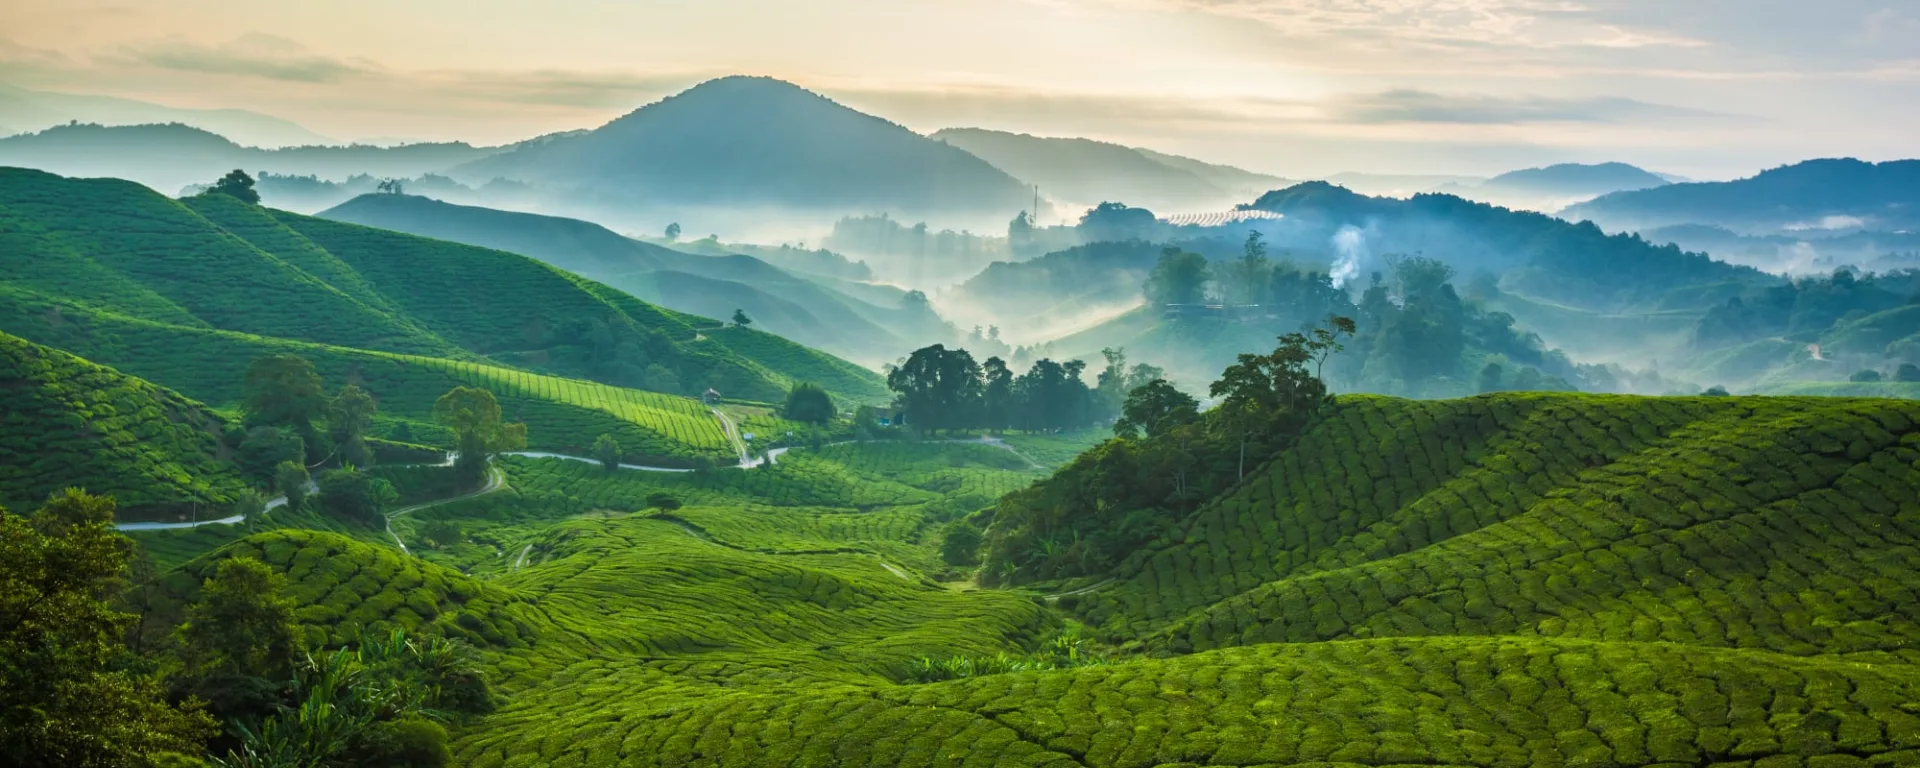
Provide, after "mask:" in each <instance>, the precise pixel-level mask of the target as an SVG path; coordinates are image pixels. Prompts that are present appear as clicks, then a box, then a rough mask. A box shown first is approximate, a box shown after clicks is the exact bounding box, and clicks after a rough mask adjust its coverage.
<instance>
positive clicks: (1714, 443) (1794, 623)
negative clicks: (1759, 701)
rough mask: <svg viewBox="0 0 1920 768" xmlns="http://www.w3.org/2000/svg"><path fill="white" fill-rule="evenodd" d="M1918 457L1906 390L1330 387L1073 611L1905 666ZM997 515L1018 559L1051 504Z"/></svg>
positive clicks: (1113, 628) (1919, 619) (1190, 640)
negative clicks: (1672, 394)
mask: <svg viewBox="0 0 1920 768" xmlns="http://www.w3.org/2000/svg"><path fill="white" fill-rule="evenodd" d="M1916 462H1920V404H1915V403H1912V402H1907V401H1895V400H1820V399H1782V398H1659V399H1648V398H1631V397H1616V396H1592V395H1557V394H1556V395H1518V394H1514V395H1501V396H1490V397H1478V398H1471V399H1466V400H1450V401H1427V402H1422V401H1406V400H1393V399H1385V398H1372V397H1342V398H1341V399H1340V403H1339V404H1338V405H1337V406H1335V407H1334V408H1333V410H1331V411H1330V412H1328V413H1326V414H1325V415H1324V416H1323V417H1321V418H1319V419H1318V420H1317V421H1316V424H1315V425H1314V426H1313V427H1312V428H1311V429H1309V430H1308V431H1307V432H1306V433H1305V434H1304V435H1303V436H1302V437H1301V438H1300V440H1299V442H1298V443H1297V444H1296V445H1294V446H1293V447H1291V448H1289V449H1287V450H1285V451H1282V452H1281V453H1280V454H1279V455H1276V456H1274V457H1273V459H1272V461H1271V462H1270V463H1268V464H1267V465H1266V466H1265V467H1264V468H1263V469H1261V470H1260V471H1259V472H1254V473H1249V475H1248V477H1247V478H1246V480H1245V481H1244V482H1241V483H1239V484H1238V485H1237V487H1235V488H1234V489H1232V490H1231V491H1229V492H1227V493H1225V494H1224V495H1222V496H1220V497H1219V498H1216V499H1213V500H1211V501H1209V502H1207V503H1206V504H1204V505H1203V506H1201V507H1199V508H1198V509H1197V510H1196V511H1195V512H1193V513H1192V514H1191V515H1188V516H1186V517H1184V518H1183V519H1181V520H1180V521H1179V522H1178V523H1177V525H1176V526H1175V527H1174V528H1173V529H1171V530H1169V531H1167V533H1166V534H1165V536H1164V538H1163V539H1162V541H1161V543H1159V544H1157V545H1155V546H1152V547H1150V548H1149V549H1147V550H1143V551H1140V552H1136V553H1134V554H1133V555H1132V557H1130V558H1129V559H1127V560H1126V561H1125V562H1124V563H1123V564H1122V565H1121V566H1119V567H1118V568H1117V569H1116V570H1115V572H1114V574H1113V575H1114V576H1115V577H1116V578H1117V581H1116V582H1115V583H1114V584H1113V585H1112V586H1111V587H1110V588H1107V589H1104V590H1101V591H1099V592H1097V593H1095V594H1092V595H1089V596H1087V597H1086V598H1084V601H1085V604H1084V608H1083V614H1084V615H1085V617H1086V618H1087V619H1088V620H1090V621H1092V622H1095V623H1097V624H1099V625H1101V626H1102V627H1103V628H1104V630H1105V631H1107V632H1109V633H1112V635H1113V636H1114V637H1115V638H1122V637H1143V638H1145V639H1146V643H1147V644H1148V645H1149V646H1153V647H1159V648H1163V649H1166V650H1175V651H1182V650H1188V649H1206V648H1218V647H1225V646H1235V645H1249V644H1257V643H1268V642H1294V643H1312V642H1323V641H1333V640H1352V639H1371V638H1386V637H1394V638H1410V637H1440V636H1456V637H1457V636H1509V637H1530V638H1566V639H1581V640H1588V641H1606V642H1625V641H1633V642H1654V641H1658V642H1666V643H1675V644H1680V645H1683V646H1698V647H1712V648H1736V649H1753V650H1764V651H1767V652H1771V653H1780V654H1790V655H1797V656H1808V655H1841V654H1884V655H1886V656H1887V657H1888V658H1890V659H1900V660H1903V662H1902V663H1907V664H1911V663H1914V662H1915V661H1920V645H1916V644H1915V643H1916V641H1920V608H1917V607H1916V605H1920V604H1916V603H1915V602H1914V601H1913V600H1912V599H1911V598H1910V595H1911V594H1912V590H1914V589H1916V588H1920V577H1916V576H1915V574H1916V573H1920V572H1917V571H1915V570H1913V564H1914V563H1915V562H1920V561H1917V560H1916V558H1920V506H1916V504H1915V502H1914V501H1913V500H1914V499H1915V498H1916V491H1917V490H1920V465H1917V464H1916ZM1080 471H1082V472H1084V471H1085V470H1084V469H1082V470H1080ZM1076 474H1078V473H1077V472H1076V471H1075V469H1074V468H1072V467H1070V468H1069V469H1068V470H1066V474H1065V475H1063V476H1062V477H1061V478H1056V479H1055V480H1053V481H1050V482H1073V480H1072V479H1071V478H1072V476H1074V475H1076ZM1002 514H1003V516H1004V515H1006V514H1007V513H1006V511H1005V510H1004V509H1003V512H1002ZM996 526H997V528H998V530H999V536H1001V541H1002V544H1001V545H1000V546H999V547H998V548H997V550H996V551H998V552H1005V553H1017V552H1020V551H1022V549H1023V546H1024V545H1023V544H1022V543H1021V542H1022V541H1024V540H1028V539H1027V538H1026V537H1036V536H1039V535H1041V534H1042V533H1045V529H1046V527H1047V522H1046V519H1045V518H1044V517H1032V516H1025V515H1014V516H1011V517H1006V518H1005V522H1004V525H1003V524H1002V523H1001V522H998V521H997V522H996Z"/></svg>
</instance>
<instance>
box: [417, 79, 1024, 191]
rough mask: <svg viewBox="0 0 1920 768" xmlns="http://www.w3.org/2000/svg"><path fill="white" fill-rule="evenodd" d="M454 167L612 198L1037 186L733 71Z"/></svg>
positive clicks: (822, 100)
mask: <svg viewBox="0 0 1920 768" xmlns="http://www.w3.org/2000/svg"><path fill="white" fill-rule="evenodd" d="M454 175H455V176H456V177H475V178H492V177H496V176H497V177H504V178H510V179H516V180H521V181H527V182H534V183H540V184H545V185H550V186H553V187H557V188H565V189H573V190H578V191H579V192H581V193H583V194H589V195H592V196H594V197H596V198H598V199H600V200H602V201H604V202H606V203H608V204H613V205H648V204H658V205H672V206H695V205H725V206H730V207H734V208H754V207H782V208H792V209H801V210H808V209H811V210H828V211H846V212H870V211H874V210H888V211H894V212H896V213H900V214H905V215H913V216H920V215H926V214H937V213H942V212H949V211H954V212H965V213H971V214H981V215H984V214H993V215H995V216H996V217H997V216H1001V215H1004V216H1006V217H1011V216H1012V215H1013V213H1014V212H1016V211H1018V210H1020V209H1021V208H1023V207H1025V206H1024V204H1025V203H1026V202H1027V201H1028V198H1029V190H1028V189H1027V188H1026V186H1025V185H1023V184H1021V183H1020V181H1018V180H1016V179H1014V178H1013V177H1012V176H1009V175H1007V174H1006V173H1004V172H1002V171H1001V170H1000V169H998V168H994V167H993V166H991V165H989V164H987V162H986V161H984V160H981V159H980V158H977V157H974V156H973V155H970V154H967V153H966V152H964V151H962V150H960V149H958V148H955V147H951V146H947V145H945V144H942V143H940V142H937V141H933V140H930V139H928V138H926V137H924V136H921V135H919V134H916V133H914V132H912V131H910V130H907V129H906V128H904V127H902V126H900V125H897V124H894V123H891V122H888V121H886V120H884V119H881V118H878V117H874V116H871V115H867V114H863V113H861V112H857V111H854V110H852V109H849V108H847V107H845V106H842V105H840V104H838V103H836V102H834V101H832V100H829V99H827V98H826V97H823V96H820V95H818V94H815V93H812V92H810V91H807V90H804V89H802V88H800V87H798V86H795V85H793V84H790V83H786V82H782V81H779V80H774V79H771V78H764V77H727V78H721V79H718V80H711V81H708V82H705V83H701V84H700V85H697V86H695V87H693V88H692V89H689V90H687V91H685V92H682V93H680V94H678V95H675V96H671V97H668V98H666V99H664V100H661V101H659V102H656V103H653V104H649V105H647V106H645V107H641V108H640V109H637V110H634V111H633V112H630V113H628V114H627V115H625V116H623V117H620V118H618V119H616V120H614V121H612V122H610V123H607V124H606V125H603V126H601V127H599V128H596V129H594V130H592V131H588V132H586V133H584V134H577V135H561V136H554V137H551V138H548V139H547V140H545V141H542V142H539V143H535V144H528V145H524V146H521V147H518V148H517V149H515V150H514V151H511V152H506V153H502V154H500V155H498V156H495V157H488V158H484V159H480V160H476V161H474V162H472V163H468V164H466V165H464V166H462V167H461V168H459V169H456V171H455V174H454Z"/></svg>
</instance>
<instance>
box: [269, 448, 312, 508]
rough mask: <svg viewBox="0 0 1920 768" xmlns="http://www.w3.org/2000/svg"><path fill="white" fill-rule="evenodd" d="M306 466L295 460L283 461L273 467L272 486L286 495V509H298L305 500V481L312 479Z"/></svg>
mask: <svg viewBox="0 0 1920 768" xmlns="http://www.w3.org/2000/svg"><path fill="white" fill-rule="evenodd" d="M312 479H313V478H312V476H310V475H308V474H307V467H306V465H304V464H301V463H300V462H297V461H283V462H280V464H279V466H276V467H274V469H273V487H275V488H278V489H280V493H281V494H283V495H285V496H286V497H287V509H290V510H293V511H295V512H298V511H300V507H301V505H303V504H305V503H306V500H307V483H309V482H311V481H312Z"/></svg>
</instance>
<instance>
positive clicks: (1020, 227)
mask: <svg viewBox="0 0 1920 768" xmlns="http://www.w3.org/2000/svg"><path fill="white" fill-rule="evenodd" d="M1032 250H1033V218H1032V217H1030V216H1028V215H1027V212H1026V211H1021V212H1020V215H1018V216H1015V217H1013V220H1012V221H1009V222H1007V252H1008V253H1010V254H1012V255H1014V256H1021V255H1025V254H1027V253H1029V252H1031V251H1032Z"/></svg>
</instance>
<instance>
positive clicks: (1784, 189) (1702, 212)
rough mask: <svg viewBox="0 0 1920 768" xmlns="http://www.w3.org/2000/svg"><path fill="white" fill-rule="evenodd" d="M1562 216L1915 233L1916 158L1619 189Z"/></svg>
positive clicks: (1831, 162)
mask: <svg viewBox="0 0 1920 768" xmlns="http://www.w3.org/2000/svg"><path fill="white" fill-rule="evenodd" d="M1562 215H1563V216H1565V217H1567V218H1571V219H1591V220H1593V221H1594V222H1595V223H1598V224H1600V225H1601V226H1604V227H1608V228H1610V229H1648V228H1654V227H1665V226H1672V225H1676V224H1708V225H1714V226H1719V227H1724V228H1726V229H1731V230H1734V231H1735V232H1739V233H1742V234H1755V235H1764V234H1772V233H1776V232H1782V231H1793V230H1802V229H1829V230H1849V229H1859V230H1880V231H1899V230H1913V229H1920V160H1893V161H1887V162H1882V163H1871V162H1866V161H1862V160H1856V159H1853V158H1841V159H1826V160H1808V161H1806V162H1802V163H1796V164H1793V165H1787V166H1782V167H1779V168H1774V169H1771V170H1767V171H1763V172H1761V173H1759V174H1757V175H1755V176H1752V177H1750V178H1745V179H1739V180H1736V181H1723V182H1694V183H1687V184H1672V185H1668V186H1664V187H1659V188H1656V189H1645V190H1639V191H1635V192H1617V193H1614V194H1611V195H1606V196H1604V197H1601V198H1599V199H1596V200H1593V201H1590V202H1586V203H1581V204H1579V205H1575V206H1572V207H1570V208H1568V209H1566V210H1565V211H1563V212H1562Z"/></svg>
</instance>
